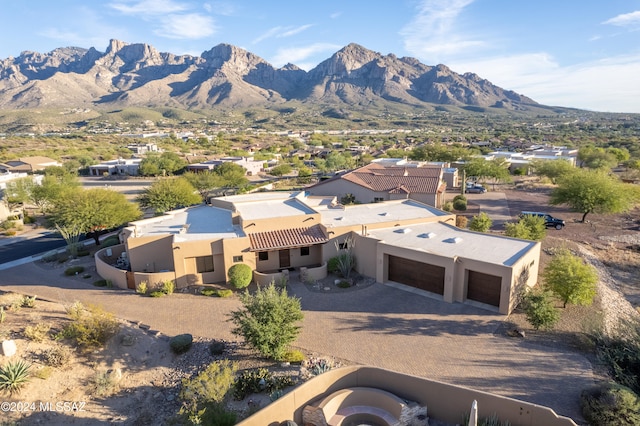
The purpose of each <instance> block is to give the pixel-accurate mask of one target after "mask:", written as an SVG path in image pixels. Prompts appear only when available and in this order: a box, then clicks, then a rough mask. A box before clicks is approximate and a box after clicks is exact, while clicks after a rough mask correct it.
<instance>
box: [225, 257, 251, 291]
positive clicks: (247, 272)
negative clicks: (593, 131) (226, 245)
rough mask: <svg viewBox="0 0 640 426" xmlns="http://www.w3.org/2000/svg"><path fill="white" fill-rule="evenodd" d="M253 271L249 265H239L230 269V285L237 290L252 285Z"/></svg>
mask: <svg viewBox="0 0 640 426" xmlns="http://www.w3.org/2000/svg"><path fill="white" fill-rule="evenodd" d="M252 277H253V271H252V270H251V268H250V267H249V265H245V264H244V263H238V264H236V265H233V266H232V267H231V268H229V283H230V284H231V285H232V286H233V287H234V288H237V289H242V288H245V287H247V286H248V285H249V283H251V278H252Z"/></svg>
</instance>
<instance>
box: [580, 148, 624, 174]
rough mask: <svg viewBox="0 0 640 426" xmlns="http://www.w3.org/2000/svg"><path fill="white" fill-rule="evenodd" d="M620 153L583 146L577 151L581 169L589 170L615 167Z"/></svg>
mask: <svg viewBox="0 0 640 426" xmlns="http://www.w3.org/2000/svg"><path fill="white" fill-rule="evenodd" d="M618 155H623V154H620V153H614V152H607V151H606V150H605V149H604V148H599V147H594V146H585V147H582V148H580V149H579V150H578V160H579V161H580V166H581V167H588V168H590V169H601V168H602V169H608V168H611V167H613V166H615V165H616V163H617V162H618V158H617V157H618Z"/></svg>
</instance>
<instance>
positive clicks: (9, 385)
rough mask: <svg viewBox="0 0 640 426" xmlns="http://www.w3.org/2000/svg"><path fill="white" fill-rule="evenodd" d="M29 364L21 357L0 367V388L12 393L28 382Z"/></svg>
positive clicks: (18, 390) (17, 391)
mask: <svg viewBox="0 0 640 426" xmlns="http://www.w3.org/2000/svg"><path fill="white" fill-rule="evenodd" d="M30 368H31V365H30V364H29V363H27V362H25V361H23V360H21V359H19V360H17V361H9V362H8V363H6V364H5V365H4V366H2V367H0V390H3V391H7V392H9V394H11V395H14V394H16V393H19V392H20V389H22V387H23V386H24V385H26V384H27V383H28V382H29V377H30V371H29V370H30Z"/></svg>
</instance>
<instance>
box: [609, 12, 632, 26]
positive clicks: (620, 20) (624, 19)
mask: <svg viewBox="0 0 640 426" xmlns="http://www.w3.org/2000/svg"><path fill="white" fill-rule="evenodd" d="M603 24H609V25H615V26H618V27H628V26H635V25H640V10H636V11H635V12H630V13H623V14H621V15H618V16H614V17H613V18H611V19H607V20H606V21H604V22H603Z"/></svg>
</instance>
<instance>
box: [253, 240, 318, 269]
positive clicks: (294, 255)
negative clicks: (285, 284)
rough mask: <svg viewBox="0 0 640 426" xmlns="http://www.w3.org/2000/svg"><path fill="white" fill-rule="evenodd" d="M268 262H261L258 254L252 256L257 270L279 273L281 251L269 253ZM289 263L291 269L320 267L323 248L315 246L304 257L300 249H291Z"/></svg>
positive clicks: (254, 253)
mask: <svg viewBox="0 0 640 426" xmlns="http://www.w3.org/2000/svg"><path fill="white" fill-rule="evenodd" d="M268 253H269V254H268V256H269V258H268V259H267V260H260V259H259V258H258V253H257V252H252V253H251V254H250V255H252V256H255V262H256V270H257V271H259V272H270V271H277V270H278V269H280V250H272V251H269V252H268ZM289 263H290V267H291V268H299V267H301V266H313V265H320V264H321V263H322V246H321V245H314V246H310V247H309V255H308V256H302V254H301V249H300V247H294V248H290V249H289Z"/></svg>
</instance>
